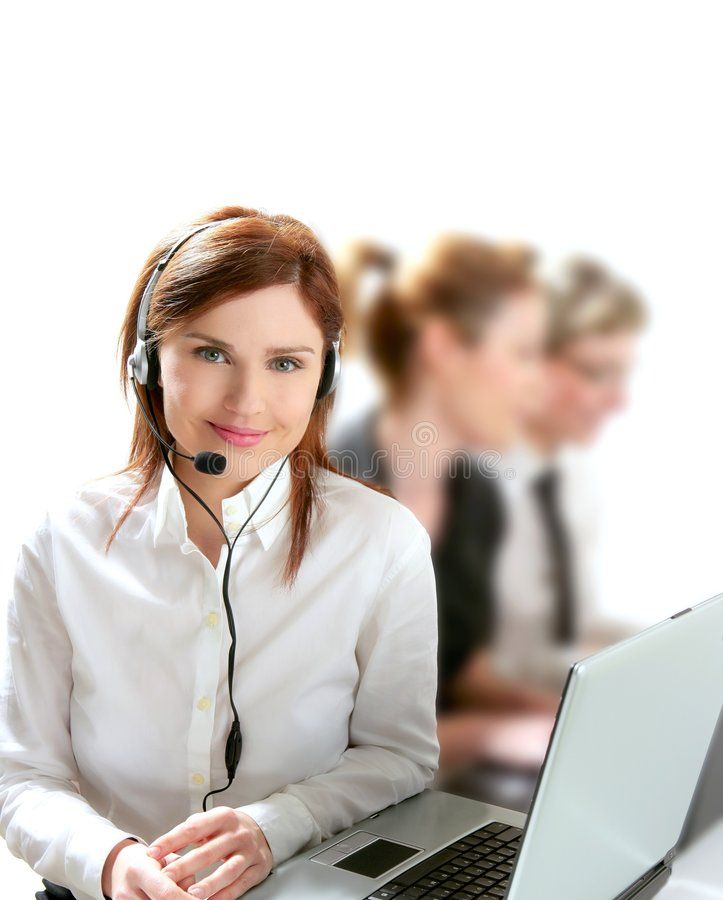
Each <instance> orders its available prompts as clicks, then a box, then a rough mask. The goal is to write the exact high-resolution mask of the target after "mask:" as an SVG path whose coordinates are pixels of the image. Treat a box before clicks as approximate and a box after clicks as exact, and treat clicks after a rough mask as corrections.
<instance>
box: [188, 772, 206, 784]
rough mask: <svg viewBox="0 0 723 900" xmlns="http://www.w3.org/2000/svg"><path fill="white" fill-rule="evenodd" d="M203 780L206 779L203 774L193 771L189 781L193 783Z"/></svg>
mask: <svg viewBox="0 0 723 900" xmlns="http://www.w3.org/2000/svg"><path fill="white" fill-rule="evenodd" d="M205 780H206V779H205V778H204V777H203V775H201V773H200V772H194V773H193V775H192V776H191V781H192V782H193V783H194V784H203V782H204V781H205Z"/></svg>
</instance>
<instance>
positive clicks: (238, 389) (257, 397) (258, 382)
mask: <svg viewBox="0 0 723 900" xmlns="http://www.w3.org/2000/svg"><path fill="white" fill-rule="evenodd" d="M225 406H226V408H227V409H233V410H234V411H235V412H237V413H238V414H239V415H245V416H250V415H254V414H256V413H258V412H263V410H264V409H265V408H266V400H265V397H264V390H263V379H262V377H261V376H259V375H253V374H249V373H248V372H247V373H245V374H241V375H239V376H238V377H237V378H233V379H232V380H231V382H230V383H229V385H228V388H227V390H226V397H225Z"/></svg>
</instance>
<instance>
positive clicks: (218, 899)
mask: <svg viewBox="0 0 723 900" xmlns="http://www.w3.org/2000/svg"><path fill="white" fill-rule="evenodd" d="M189 844H197V845H199V846H197V847H196V848H195V849H193V850H189V851H188V853H185V854H184V855H183V856H181V857H179V858H178V859H176V860H175V861H173V862H171V863H170V864H169V865H168V866H166V868H165V869H164V870H163V874H164V875H165V876H167V877H169V878H172V879H173V880H174V881H176V882H178V883H179V884H181V883H185V881H186V879H188V877H189V876H194V877H195V875H196V873H197V872H200V871H201V870H202V869H205V868H206V867H207V866H210V865H213V864H214V863H216V862H222V863H223V865H221V866H219V867H218V868H217V869H216V870H215V871H214V872H212V873H211V874H210V875H207V876H206V877H205V878H203V879H202V880H201V881H199V882H198V884H195V885H193V886H192V887H191V888H188V893H189V894H191V895H192V896H194V897H202V898H204V900H209V898H212V900H236V898H237V897H239V896H240V895H241V894H244V893H246V891H247V890H249V888H251V887H253V886H254V885H256V884H259V882H261V881H263V880H264V878H266V876H267V875H268V874H269V872H270V871H271V867H272V864H273V858H272V856H271V848H270V847H269V845H268V842H267V840H266V837H265V836H264V833H263V831H262V830H261V829H260V828H259V826H258V825H257V824H256V822H255V821H254V820H253V819H252V818H251V816H247V815H246V814H245V813H242V812H237V811H236V810H235V809H232V808H231V807H230V806H219V807H217V808H216V809H212V810H210V812H206V813H194V814H193V815H192V816H189V817H188V818H187V819H186V821H185V822H183V823H182V824H181V825H178V826H176V827H175V828H173V829H171V831H169V832H167V833H166V834H164V835H161V837H159V838H156V840H155V841H153V843H152V844H151V845H150V847H148V848H146V853H148V854H150V855H151V856H154V857H155V856H156V854H157V856H158V857H159V858H161V857H164V856H167V855H168V854H169V853H175V852H176V851H177V850H181V849H182V848H184V847H187V846H188V845H189ZM154 851H155V852H154Z"/></svg>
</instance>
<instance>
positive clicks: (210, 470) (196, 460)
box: [129, 373, 226, 475]
mask: <svg viewBox="0 0 723 900" xmlns="http://www.w3.org/2000/svg"><path fill="white" fill-rule="evenodd" d="M129 375H130V381H131V384H132V385H133V390H134V391H135V392H136V399H137V401H138V406H139V407H140V410H141V412H142V413H143V415H144V416H145V419H146V422H148V427H149V428H150V429H151V431H152V432H153V434H155V436H156V437H157V438H158V440H159V441H160V442H161V443H162V444H163V446H164V447H167V448H168V449H169V450H170V451H171V453H175V454H176V456H182V457H183V458H184V459H190V460H192V461H193V468H194V469H197V470H198V471H199V472H203V473H204V474H205V475H223V473H224V472H225V471H226V457H225V456H224V455H223V453H214V451H213V450H201V452H200V453H197V454H196V455H195V456H189V455H188V453H181V451H180V450H176V448H175V447H172V446H171V445H170V444H169V443H168V442H167V441H164V440H163V438H162V437H161V436H160V434H159V433H158V431H157V430H156V426H155V425H154V424H153V422H151V420H150V418H149V416H148V413H147V412H146V409H145V407H144V406H143V403H142V401H141V395H140V394H139V393H138V388H137V387H136V379H135V377H134V376H133V374H132V373H129Z"/></svg>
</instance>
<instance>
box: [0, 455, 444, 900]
mask: <svg viewBox="0 0 723 900" xmlns="http://www.w3.org/2000/svg"><path fill="white" fill-rule="evenodd" d="M280 465H281V460H279V461H277V462H275V463H273V464H272V465H270V466H268V467H266V468H264V469H263V470H262V471H261V472H260V474H259V475H258V476H257V477H256V478H254V479H253V481H251V482H250V484H248V485H247V486H246V487H245V488H244V489H243V490H242V491H240V492H239V493H238V494H237V495H236V496H234V497H230V498H228V499H226V500H224V501H223V504H222V509H223V524H224V527H225V528H226V530H227V533H228V534H229V538H230V539H231V540H232V536H233V535H235V534H236V533H237V532H238V528H239V527H240V525H241V524H242V523H243V522H244V521H245V519H246V517H247V516H248V514H249V513H250V512H251V510H252V509H253V507H254V506H255V504H256V503H257V502H258V500H259V499H260V498H261V496H262V495H263V493H264V491H265V490H266V488H267V487H268V485H269V482H270V481H271V480H272V478H273V476H274V474H276V471H277V470H278V467H279V466H280ZM318 483H319V487H320V492H321V496H322V498H323V501H324V504H325V508H324V511H323V513H322V514H321V515H316V516H315V517H314V518H313V520H312V541H311V544H310V546H309V548H308V550H307V553H306V555H305V557H304V560H303V562H302V564H301V568H300V570H299V574H298V577H297V580H296V583H295V585H294V587H293V588H292V589H291V590H290V591H288V590H287V589H285V588H283V587H282V586H281V585H280V575H281V572H282V570H283V565H284V562H285V560H286V555H287V551H288V548H289V542H290V520H289V505H288V504H287V505H285V503H286V501H287V500H288V498H289V494H290V491H289V488H290V476H289V463H288V462H287V463H286V464H285V465H284V466H283V467H282V472H281V475H280V476H279V478H278V480H277V481H276V484H275V485H274V486H273V488H272V489H271V492H270V493H269V495H268V497H267V498H266V500H265V501H264V503H263V505H262V506H261V507H260V508H259V510H258V512H257V513H256V515H255V517H254V518H253V519H252V520H251V522H249V524H248V525H247V526H246V529H245V530H244V532H243V533H242V534H241V536H240V537H239V538H238V541H237V542H236V546H235V548H234V550H233V556H232V566H231V575H230V584H229V597H230V601H231V604H232V608H233V611H234V618H235V623H236V632H237V645H236V662H235V670H234V700H235V703H236V707H237V709H238V713H239V719H240V722H241V733H242V737H243V746H242V751H241V760H240V763H239V767H238V769H237V772H236V777H235V779H234V781H233V784H232V785H231V787H230V788H229V789H228V790H227V791H225V792H223V793H221V794H215V795H214V796H212V797H209V799H208V803H207V807H208V809H209V810H210V809H212V808H213V806H214V803H215V805H216V806H232V807H235V808H237V809H240V810H242V811H243V812H245V813H247V814H248V815H250V816H251V817H252V818H253V819H255V821H256V822H257V823H258V824H259V826H260V827H261V828H262V830H263V831H264V833H265V835H266V838H267V840H268V842H269V844H270V847H271V850H272V854H273V862H274V865H278V864H279V863H281V862H282V861H283V860H285V859H287V858H289V857H290V856H293V855H294V854H295V853H297V852H299V851H301V850H305V849H308V848H310V847H313V846H315V845H316V844H318V843H320V842H321V841H322V840H325V839H326V838H327V837H330V836H331V835H332V834H335V833H337V832H339V831H341V830H343V829H344V828H347V827H349V826H350V825H352V824H354V822H357V821H359V820H360V819H363V818H365V817H366V816H368V815H371V814H372V813H373V812H376V811H378V810H380V809H383V808H384V807H386V806H389V805H390V804H396V803H398V802H400V801H401V800H404V799H406V798H407V797H410V796H412V795H413V794H416V793H418V792H420V791H422V790H423V789H425V788H426V787H428V786H430V784H431V783H432V781H433V779H434V775H435V771H436V769H437V766H438V759H439V744H438V741H437V734H436V716H435V701H436V691H437V607H436V587H435V578H434V570H433V567H432V560H431V552H430V538H429V535H428V533H427V531H426V530H425V529H424V527H423V526H422V525H421V523H420V522H419V521H418V520H417V518H416V517H415V516H414V514H413V513H412V512H410V510H408V509H407V508H406V507H404V506H402V505H401V504H400V503H399V502H397V501H396V500H394V499H392V498H391V497H388V496H386V495H384V494H380V493H377V492H375V491H373V490H371V489H370V488H368V487H365V486H364V485H361V484H359V483H357V482H355V481H352V480H351V479H348V478H345V477H343V476H341V475H337V474H335V473H331V472H327V471H326V470H322V471H321V472H320V474H319V482H318ZM136 486H137V485H136V483H135V482H133V481H132V480H131V477H130V476H129V475H127V474H124V475H111V476H107V477H105V478H102V479H98V480H95V481H91V482H88V483H87V484H85V485H83V486H82V487H81V488H80V489H79V490H78V491H76V492H75V496H74V498H73V500H72V501H71V502H70V503H68V504H66V506H65V507H64V508H58V509H55V510H51V511H49V512H48V513H47V515H46V517H45V519H44V521H43V523H42V524H41V525H40V526H39V527H38V529H37V530H36V531H35V532H34V533H33V534H31V535H30V536H29V537H28V539H27V540H26V541H25V542H24V543H23V545H22V549H21V551H20V554H19V557H18V562H17V569H16V575H15V582H14V589H13V594H12V596H11V598H10V602H9V607H8V619H7V626H8V628H7V646H6V648H5V650H6V654H5V665H4V680H3V682H2V686H1V687H0V690H1V693H0V834H2V836H3V837H4V838H5V840H6V841H7V845H8V848H9V850H10V852H11V853H12V854H14V855H15V856H18V857H20V858H22V859H24V860H25V861H26V862H27V863H28V864H29V865H30V866H31V867H32V868H33V869H34V870H35V871H36V872H37V873H38V874H40V875H43V876H44V877H46V878H49V879H50V880H51V881H53V882H56V883H58V884H61V885H64V886H66V887H68V888H69V889H70V890H71V891H72V892H73V893H74V894H75V895H76V896H77V897H78V898H79V900H89V898H93V900H101V898H102V897H103V894H102V892H101V874H102V868H103V864H104V862H105V859H106V857H107V856H108V853H109V852H110V851H111V849H112V848H113V847H114V846H115V845H116V844H117V843H118V842H119V841H121V840H123V839H124V838H125V837H129V836H132V837H138V838H141V839H142V840H143V841H145V842H148V843H150V842H151V841H152V840H153V839H154V838H156V837H158V836H159V835H161V834H163V833H165V832H166V831H168V830H169V829H171V828H172V827H174V826H175V825H177V824H179V823H181V822H183V821H185V819H186V818H187V817H188V816H189V815H191V814H192V813H194V812H202V811H203V808H202V801H203V798H204V796H205V795H206V794H207V793H208V791H209V790H212V789H216V788H222V787H224V786H225V785H226V784H227V782H228V777H227V774H226V768H225V765H224V750H225V745H226V738H227V735H228V732H229V729H230V726H231V722H232V710H231V707H230V703H229V698H228V678H227V670H228V651H229V646H230V641H231V639H230V635H229V630H228V625H227V620H226V611H225V607H224V604H223V598H222V593H221V584H222V576H223V569H224V563H225V560H226V557H227V555H228V547H227V546H226V545H225V544H224V545H223V547H222V552H221V557H220V559H219V562H218V566H217V567H216V569H214V568H213V566H212V564H211V563H210V561H209V560H208V558H207V557H205V556H204V555H203V554H202V553H201V551H200V550H199V549H198V548H197V547H196V546H195V544H193V543H192V542H191V541H189V539H188V531H187V523H186V516H185V510H184V507H183V503H182V500H181V495H180V491H179V486H178V484H177V483H176V481H175V479H174V478H173V476H172V475H171V473H170V472H169V471H168V469H167V468H166V467H165V465H164V466H163V469H162V472H161V478H160V484H159V485H154V487H153V488H152V489H151V497H150V499H146V500H144V501H142V502H141V503H140V504H139V505H138V506H136V508H135V509H134V510H133V512H132V513H131V514H130V516H129V518H128V519H127V520H126V522H125V523H124V525H123V527H122V528H121V529H120V531H119V533H118V535H117V536H116V538H115V539H114V541H113V543H112V544H111V547H110V551H109V553H108V555H107V556H106V555H105V554H104V552H103V546H104V544H105V541H106V539H107V537H108V535H109V534H110V531H111V529H112V527H113V525H114V524H115V521H116V520H117V518H118V516H119V515H120V513H121V511H122V509H123V507H124V505H125V502H126V501H127V500H128V499H129V498H130V496H131V494H132V492H133V489H134V488H135V487H136ZM156 487H157V489H156ZM199 493H200V492H199ZM254 525H257V528H256V530H255V531H252V530H251V529H252V527H253V526H254ZM259 526H260V527H259ZM232 542H233V540H232ZM277 576H279V577H278V579H277ZM76 785H77V786H76ZM218 865H220V863H218V864H216V865H215V866H212V867H209V868H208V869H207V870H205V871H204V873H203V874H208V873H210V872H212V871H214V869H215V868H217V866H218Z"/></svg>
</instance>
